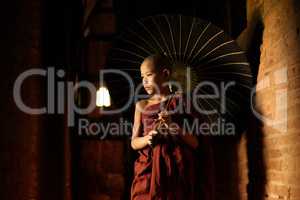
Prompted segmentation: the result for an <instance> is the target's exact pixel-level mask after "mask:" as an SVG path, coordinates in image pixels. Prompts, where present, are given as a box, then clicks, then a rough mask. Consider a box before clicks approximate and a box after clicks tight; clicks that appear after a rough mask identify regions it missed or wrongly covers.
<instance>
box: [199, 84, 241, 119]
mask: <svg viewBox="0 0 300 200" xmlns="http://www.w3.org/2000/svg"><path fill="white" fill-rule="evenodd" d="M200 90H201V89H200ZM201 91H203V92H205V91H204V90H201ZM206 94H207V93H206ZM203 100H204V101H206V102H207V104H209V106H210V107H211V108H214V106H213V105H211V104H210V103H209V101H208V100H206V99H205V98H204V99H203ZM226 100H229V99H226ZM212 101H214V102H215V103H216V104H217V105H218V104H219V102H218V101H217V100H215V99H212ZM236 105H237V104H236ZM228 113H229V115H231V116H232V117H234V115H233V114H232V113H231V112H230V111H228Z"/></svg>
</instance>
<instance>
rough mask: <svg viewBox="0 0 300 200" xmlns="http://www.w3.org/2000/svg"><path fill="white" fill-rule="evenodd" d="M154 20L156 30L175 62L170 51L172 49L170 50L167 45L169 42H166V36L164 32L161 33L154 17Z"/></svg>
mask: <svg viewBox="0 0 300 200" xmlns="http://www.w3.org/2000/svg"><path fill="white" fill-rule="evenodd" d="M152 20H153V23H154V24H155V27H156V29H157V30H158V32H159V34H160V36H161V37H162V39H163V41H164V45H165V46H166V49H167V51H168V54H169V55H170V57H171V59H172V61H173V62H174V58H173V56H172V53H171V51H170V49H169V47H168V44H167V42H166V38H165V37H164V35H163V34H162V32H161V31H160V29H159V25H158V24H157V23H156V21H155V19H154V18H153V17H152Z"/></svg>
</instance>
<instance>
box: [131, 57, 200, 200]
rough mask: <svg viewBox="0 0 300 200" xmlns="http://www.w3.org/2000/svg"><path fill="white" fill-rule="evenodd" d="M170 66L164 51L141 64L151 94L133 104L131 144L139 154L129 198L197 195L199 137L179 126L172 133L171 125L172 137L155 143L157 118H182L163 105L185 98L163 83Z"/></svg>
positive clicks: (171, 199) (187, 199) (189, 199)
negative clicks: (173, 92) (172, 91)
mask: <svg viewBox="0 0 300 200" xmlns="http://www.w3.org/2000/svg"><path fill="white" fill-rule="evenodd" d="M170 66H171V65H170V63H169V62H168V59H167V58H166V57H165V56H163V55H152V56H149V57H147V58H146V59H145V60H144V61H143V63H142V64H141V66H140V71H141V77H142V79H143V86H144V88H145V90H146V92H147V93H148V94H149V96H150V97H149V98H148V99H146V100H140V101H138V102H137V103H136V106H135V116H134V125H133V133H132V140H131V146H132V148H133V149H134V150H137V151H138V153H139V157H138V158H137V160H136V161H135V164H134V179H133V183H132V186H131V200H177V199H178V200H196V199H197V200H198V199H200V194H199V192H201V190H200V186H199V183H198V179H199V176H198V171H199V168H198V165H199V163H198V157H197V154H196V151H195V150H196V149H197V148H198V146H199V142H198V138H197V137H196V136H195V135H192V134H187V133H186V134H184V133H185V132H183V129H181V128H180V126H179V128H178V127H177V128H176V130H175V134H174V130H173V129H172V130H173V134H172V136H173V137H165V138H164V139H163V140H159V141H160V142H158V143H157V142H155V143H154V141H157V140H155V138H157V137H158V136H159V134H160V133H159V130H157V129H156V127H157V122H158V120H162V121H163V122H164V123H165V124H167V125H168V124H171V123H173V122H180V120H182V118H183V117H182V115H181V114H180V113H172V114H169V113H170V112H168V111H166V108H165V107H166V106H167V107H168V108H167V109H168V110H175V109H176V108H177V106H180V105H179V104H180V103H182V102H184V101H181V100H182V98H183V96H182V95H171V91H170V89H169V87H168V85H167V84H166V82H168V81H169V80H170V76H171V73H172V71H171V67H170ZM167 103H168V105H167ZM179 125H180V123H179ZM170 130H171V129H170ZM174 138H175V140H174ZM201 199H202V198H201Z"/></svg>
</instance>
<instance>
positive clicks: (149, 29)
mask: <svg viewBox="0 0 300 200" xmlns="http://www.w3.org/2000/svg"><path fill="white" fill-rule="evenodd" d="M153 54H164V55H166V56H167V57H168V59H169V60H170V62H171V63H172V71H173V73H172V80H173V81H178V82H179V83H180V84H181V86H182V87H181V88H182V90H183V92H184V93H186V94H192V93H193V92H194V93H193V94H197V95H198V97H199V95H202V96H201V97H202V98H197V99H196V100H195V101H196V103H197V105H198V107H199V108H201V110H202V111H209V110H210V111H211V110H213V109H216V110H217V112H215V113H211V112H208V113H201V114H202V115H203V117H204V119H206V121H207V122H209V123H210V124H212V123H218V120H221V121H222V120H223V121H226V123H233V124H234V126H235V127H236V131H237V132H240V131H242V130H243V129H244V128H245V126H244V125H245V113H246V112H248V110H249V102H250V101H249V99H250V98H249V97H250V91H251V89H252V84H253V80H252V73H251V68H250V65H249V63H248V62H247V59H246V56H245V53H244V52H243V51H242V50H241V49H240V48H239V46H238V45H237V44H236V42H235V41H234V40H233V39H231V38H230V37H229V36H228V35H227V34H226V33H225V32H224V31H223V30H222V29H220V28H219V27H217V26H215V25H213V24H212V23H210V22H207V21H205V20H202V19H199V18H195V17H188V16H181V15H157V16H150V17H147V18H143V19H141V20H138V21H137V22H135V23H134V24H132V26H130V27H128V28H127V29H126V30H124V32H122V34H121V35H120V36H119V37H118V38H116V40H115V42H114V44H113V48H112V50H111V52H110V55H109V58H108V66H109V67H110V68H114V69H119V70H122V71H124V72H126V73H128V74H129V75H130V77H131V78H132V79H133V81H134V83H135V84H137V83H140V82H141V77H140V71H139V69H140V64H141V63H142V62H143V60H144V59H145V58H146V57H148V56H149V55H153ZM125 81H126V80H125V79H122V78H116V77H115V78H113V77H109V78H107V82H108V85H109V86H111V91H112V96H113V98H114V95H116V96H117V98H118V103H119V105H121V104H122V102H123V100H124V101H126V99H128V96H129V95H130V94H129V92H128V91H129V88H128V87H129V86H128V83H127V84H126V83H125ZM199 84H200V85H199ZM120 88H122V89H121V90H120ZM208 95H211V96H208ZM209 97H210V98H209ZM214 97H215V98H214ZM122 98H124V99H123V100H122ZM192 98H193V95H192ZM209 113H210V114H209Z"/></svg>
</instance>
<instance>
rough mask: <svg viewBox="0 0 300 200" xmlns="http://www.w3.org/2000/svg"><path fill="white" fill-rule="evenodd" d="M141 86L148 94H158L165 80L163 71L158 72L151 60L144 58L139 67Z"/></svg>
mask: <svg viewBox="0 0 300 200" xmlns="http://www.w3.org/2000/svg"><path fill="white" fill-rule="evenodd" d="M140 70H141V77H142V79H143V86H144V88H145V90H146V92H147V93H148V94H150V95H152V94H159V93H160V91H161V89H162V88H163V87H164V85H165V84H166V81H167V77H166V76H165V75H164V73H162V72H159V71H158V70H157V69H156V68H155V66H154V64H153V62H152V61H151V60H147V59H146V60H144V62H143V63H142V64H141V67H140Z"/></svg>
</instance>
